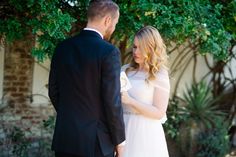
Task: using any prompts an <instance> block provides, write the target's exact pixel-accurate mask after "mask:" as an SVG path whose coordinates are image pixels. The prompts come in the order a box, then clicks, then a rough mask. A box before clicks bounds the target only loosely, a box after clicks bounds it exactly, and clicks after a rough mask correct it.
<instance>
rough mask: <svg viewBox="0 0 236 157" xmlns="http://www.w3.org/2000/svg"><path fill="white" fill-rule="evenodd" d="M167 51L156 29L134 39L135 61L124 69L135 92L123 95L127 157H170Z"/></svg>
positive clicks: (138, 33)
mask: <svg viewBox="0 0 236 157" xmlns="http://www.w3.org/2000/svg"><path fill="white" fill-rule="evenodd" d="M166 64H167V54H166V47H165V44H164V43H163V40H162V38H161V36H160V34H159V32H158V30H157V29H155V28H154V27H152V26H146V27H144V28H142V29H141V30H139V31H138V32H137V33H136V35H135V38H134V44H133V59H132V61H131V63H130V64H128V65H124V66H123V67H122V71H125V72H126V74H127V76H128V78H129V81H130V83H131V86H132V88H131V89H129V90H128V92H122V104H123V106H124V121H125V126H126V145H125V152H124V157H168V156H169V155H168V150H167V145H166V140H165V134H164V131H163V128H162V123H164V121H165V119H166V118H165V117H166V109H167V105H168V100H169V91H170V84H169V76H168V72H167V68H166Z"/></svg>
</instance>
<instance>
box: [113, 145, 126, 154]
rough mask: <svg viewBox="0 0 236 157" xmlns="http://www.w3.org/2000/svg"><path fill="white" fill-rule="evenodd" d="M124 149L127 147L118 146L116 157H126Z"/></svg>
mask: <svg viewBox="0 0 236 157" xmlns="http://www.w3.org/2000/svg"><path fill="white" fill-rule="evenodd" d="M124 148H125V146H123V145H122V146H119V145H118V146H116V155H115V157H123V156H124Z"/></svg>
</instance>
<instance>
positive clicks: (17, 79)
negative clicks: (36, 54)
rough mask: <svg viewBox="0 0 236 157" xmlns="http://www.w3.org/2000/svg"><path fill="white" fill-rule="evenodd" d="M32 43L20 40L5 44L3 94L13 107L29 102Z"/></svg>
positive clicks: (31, 74) (31, 73)
mask: <svg viewBox="0 0 236 157" xmlns="http://www.w3.org/2000/svg"><path fill="white" fill-rule="evenodd" d="M32 45H33V42H32V41H30V40H21V41H15V42H14V43H12V44H7V45H6V46H5V59H4V63H5V64H4V77H3V95H4V98H5V100H6V101H7V103H8V105H10V106H11V107H14V108H18V107H20V108H21V107H22V106H24V105H26V104H29V103H30V95H31V93H32V81H33V79H32V76H33V65H34V64H33V58H32V57H31V55H30V52H31V47H32Z"/></svg>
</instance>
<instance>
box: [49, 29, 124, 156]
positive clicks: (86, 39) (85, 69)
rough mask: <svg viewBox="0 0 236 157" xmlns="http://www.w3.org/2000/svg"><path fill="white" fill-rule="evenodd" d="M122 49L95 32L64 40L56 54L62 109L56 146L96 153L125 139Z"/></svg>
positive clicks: (55, 99)
mask: <svg viewBox="0 0 236 157" xmlns="http://www.w3.org/2000/svg"><path fill="white" fill-rule="evenodd" d="M120 66H121V65H120V52H119V50H118V49H117V48H115V47H114V46H113V45H111V44H110V43H108V42H106V41H105V40H103V39H102V38H101V37H100V36H99V34H98V33H96V32H94V31H88V30H83V31H82V32H81V33H80V34H79V35H77V36H75V37H72V38H69V39H67V40H65V41H63V42H61V43H60V44H59V45H58V46H57V48H56V50H55V53H54V55H53V58H52V61H51V70H50V75H49V97H50V99H51V101H52V104H53V106H54V107H55V109H56V111H57V119H56V126H55V131H54V136H53V142H52V149H53V150H55V151H57V152H65V153H70V154H76V155H82V156H88V157H93V156H96V154H94V150H95V143H96V139H98V141H99V143H100V147H101V149H102V152H103V154H104V155H107V154H110V153H112V152H113V151H114V146H115V145H117V144H119V143H121V142H122V141H124V140H125V133H124V122H123V112H122V107H121V100H120Z"/></svg>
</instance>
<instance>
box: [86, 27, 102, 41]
mask: <svg viewBox="0 0 236 157" xmlns="http://www.w3.org/2000/svg"><path fill="white" fill-rule="evenodd" d="M84 30H88V31H94V32H97V33H98V34H99V35H100V36H101V37H102V39H103V35H102V33H100V32H99V31H98V30H96V29H94V28H88V27H86V28H84Z"/></svg>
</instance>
